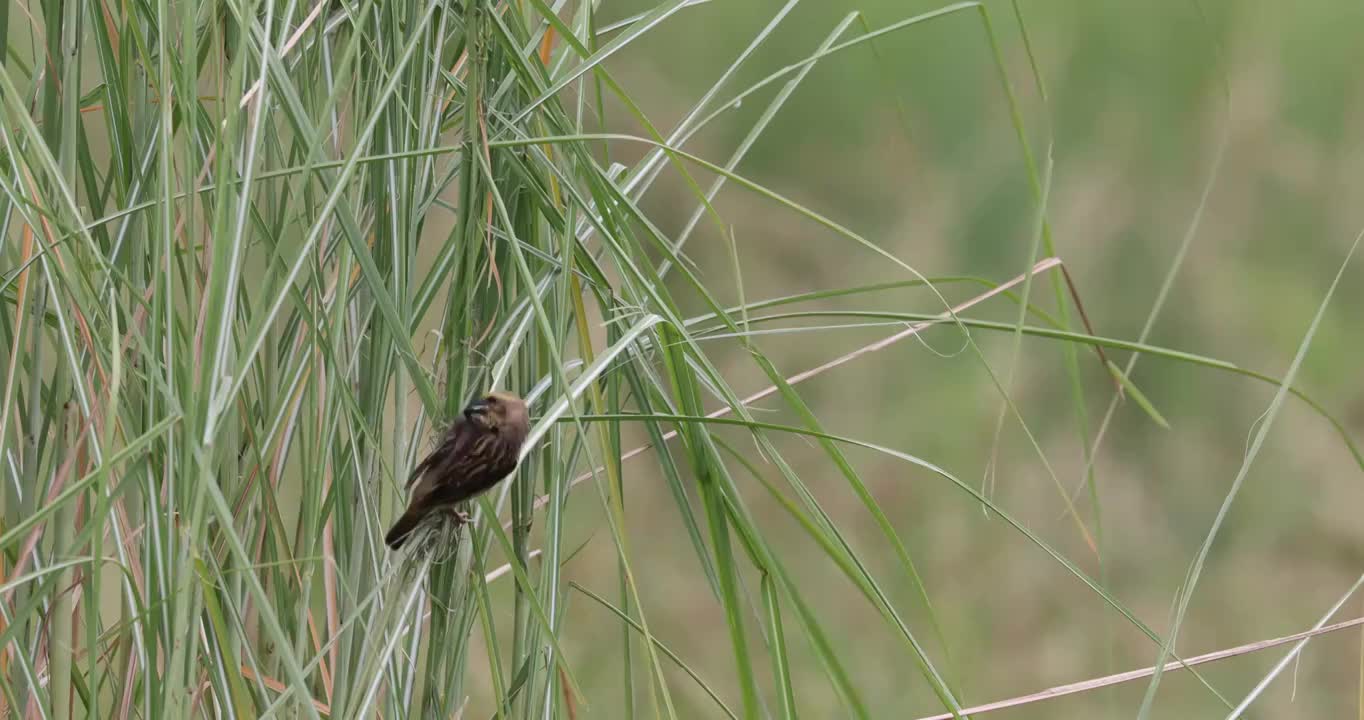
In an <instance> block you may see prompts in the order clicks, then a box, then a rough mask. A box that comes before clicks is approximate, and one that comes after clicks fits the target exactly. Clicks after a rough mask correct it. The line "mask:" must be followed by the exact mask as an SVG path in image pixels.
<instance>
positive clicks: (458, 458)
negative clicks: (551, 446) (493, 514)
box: [426, 433, 517, 504]
mask: <svg viewBox="0 0 1364 720" xmlns="http://www.w3.org/2000/svg"><path fill="white" fill-rule="evenodd" d="M468 435H469V437H468V438H467V440H466V442H464V443H463V444H462V446H461V447H459V448H458V451H457V452H454V453H451V454H449V455H445V456H443V457H442V458H441V460H440V461H439V464H438V465H436V466H434V467H432V469H431V479H432V482H431V483H429V489H428V491H427V492H428V495H427V496H426V497H427V498H428V500H429V501H430V502H433V503H438V504H446V503H457V502H460V501H463V500H467V499H469V498H470V497H473V496H474V495H477V494H478V493H480V492H482V491H483V490H486V489H488V487H490V486H492V485H494V484H496V483H497V482H498V481H499V480H501V479H502V478H504V477H506V476H507V474H509V473H510V472H511V471H512V470H514V469H516V460H517V454H516V452H515V450H514V449H509V448H508V447H507V445H506V443H503V442H502V441H501V439H500V438H498V437H497V436H496V435H493V434H491V433H468Z"/></svg>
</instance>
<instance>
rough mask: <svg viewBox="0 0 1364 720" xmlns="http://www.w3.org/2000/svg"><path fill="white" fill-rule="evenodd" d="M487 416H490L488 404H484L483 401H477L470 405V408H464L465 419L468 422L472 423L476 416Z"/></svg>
mask: <svg viewBox="0 0 1364 720" xmlns="http://www.w3.org/2000/svg"><path fill="white" fill-rule="evenodd" d="M486 414H488V404H487V403H485V402H483V401H482V400H475V401H473V402H471V403H469V406H468V407H466V408H464V417H465V419H467V420H471V421H472V420H473V419H474V416H475V415H486Z"/></svg>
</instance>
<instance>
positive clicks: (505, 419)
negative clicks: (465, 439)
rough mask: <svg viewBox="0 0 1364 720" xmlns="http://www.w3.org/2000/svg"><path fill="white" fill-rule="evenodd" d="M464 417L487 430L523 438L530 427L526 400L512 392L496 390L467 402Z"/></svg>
mask: <svg viewBox="0 0 1364 720" xmlns="http://www.w3.org/2000/svg"><path fill="white" fill-rule="evenodd" d="M464 419H465V420H468V421H469V422H471V423H473V424H474V425H475V426H477V427H480V428H483V429H484V430H487V431H489V432H493V433H497V434H499V435H507V436H509V437H516V438H524V437H525V435H526V432H527V431H528V430H529V429H530V415H529V414H528V413H527V412H526V402H525V401H524V400H522V399H521V398H519V397H517V396H516V395H513V394H512V393H509V392H505V391H502V390H498V391H495V392H491V393H488V394H487V395H484V396H483V397H481V398H479V399H478V400H475V401H473V402H471V403H469V405H468V407H465V408H464Z"/></svg>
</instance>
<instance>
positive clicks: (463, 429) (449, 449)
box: [407, 420, 475, 487]
mask: <svg viewBox="0 0 1364 720" xmlns="http://www.w3.org/2000/svg"><path fill="white" fill-rule="evenodd" d="M474 434H475V433H473V432H472V429H471V428H469V427H468V426H467V425H466V424H465V423H464V421H462V420H461V421H459V422H457V423H455V424H454V425H452V426H451V427H450V429H449V430H446V431H445V436H444V437H442V438H441V441H440V444H439V445H437V446H436V448H435V449H434V450H432V451H431V452H430V453H429V454H427V456H426V457H425V458H423V459H422V461H421V462H420V463H417V467H415V468H412V474H411V475H408V476H407V487H412V484H413V483H415V482H417V480H418V479H419V478H421V477H422V476H423V475H425V474H427V473H428V472H431V470H432V469H434V468H436V467H437V466H439V465H440V464H441V463H442V462H443V461H444V460H445V459H447V458H451V457H455V456H458V455H460V454H462V453H463V452H464V451H465V450H466V449H467V446H468V445H469V441H470V440H471V439H472V437H473V435H474Z"/></svg>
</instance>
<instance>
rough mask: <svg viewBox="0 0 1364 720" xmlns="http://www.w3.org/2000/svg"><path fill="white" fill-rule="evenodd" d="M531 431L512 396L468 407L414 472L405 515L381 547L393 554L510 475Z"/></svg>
mask: <svg viewBox="0 0 1364 720" xmlns="http://www.w3.org/2000/svg"><path fill="white" fill-rule="evenodd" d="M529 430H530V417H529V415H528V414H527V413H526V403H525V402H524V401H523V400H521V398H519V397H517V396H515V395H513V394H511V393H508V392H494V393H490V394H488V395H487V396H485V397H483V398H482V399H480V400H476V401H474V402H472V403H470V404H469V406H468V407H466V408H464V417H462V418H460V420H459V421H457V422H456V423H455V424H454V425H452V426H451V427H450V429H449V430H447V431H446V432H445V437H444V438H442V439H441V443H440V445H439V446H438V447H437V448H436V449H435V450H433V451H431V454H430V455H427V456H426V459H424V460H422V461H421V463H420V464H418V465H417V467H416V469H415V470H413V471H412V476H411V477H409V478H408V480H407V484H408V486H410V487H411V488H412V494H411V497H410V499H409V500H408V504H407V511H406V512H404V513H403V516H402V517H400V518H398V522H396V523H394V524H393V527H392V528H391V529H389V531H388V534H387V535H385V536H384V542H385V543H386V544H387V545H388V546H389V547H390V548H392V549H394V550H397V549H398V548H400V547H402V546H403V543H404V542H406V541H407V538H408V536H409V535H411V534H412V531H413V530H415V529H417V526H418V525H421V523H422V521H423V520H425V519H426V517H427V516H428V515H430V514H431V513H432V512H435V511H438V510H442V509H447V508H453V506H454V505H455V504H456V503H460V502H463V501H465V500H468V499H469V498H471V497H474V496H475V495H478V494H479V493H481V492H483V491H485V490H487V489H488V488H491V487H492V486H494V485H496V484H497V483H498V482H500V481H501V480H502V478H505V477H506V476H508V475H510V474H511V472H512V471H513V470H515V469H516V463H517V460H518V458H519V457H520V454H521V444H522V443H524V442H525V441H526V433H527V432H529Z"/></svg>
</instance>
